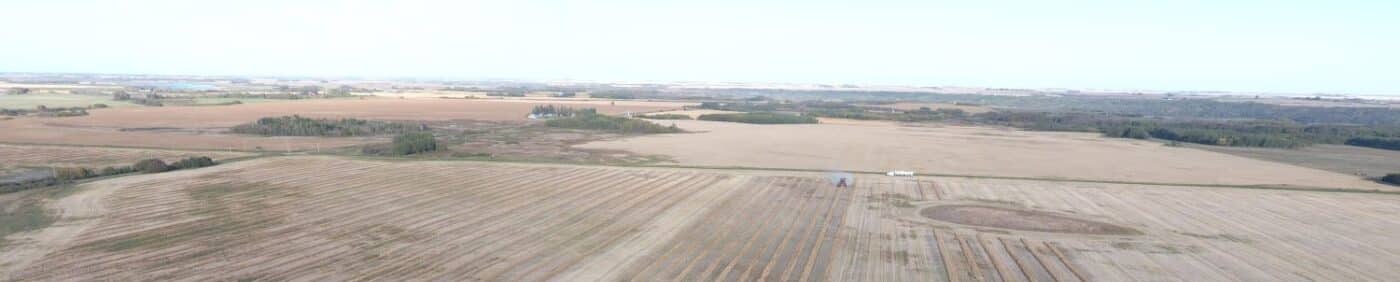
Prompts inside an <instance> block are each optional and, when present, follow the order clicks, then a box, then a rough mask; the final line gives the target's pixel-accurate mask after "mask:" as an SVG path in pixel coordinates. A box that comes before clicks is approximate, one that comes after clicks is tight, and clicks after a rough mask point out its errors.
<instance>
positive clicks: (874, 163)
mask: <svg viewBox="0 0 1400 282" xmlns="http://www.w3.org/2000/svg"><path fill="white" fill-rule="evenodd" d="M671 122H674V123H675V124H676V125H677V126H679V127H680V128H682V129H685V130H688V131H692V132H694V133H692V134H669V135H656V136H642V137H636V138H626V139H617V140H608V141H601V142H593V143H587V144H583V145H579V146H578V147H581V148H589V149H610V150H627V151H632V152H636V153H639V154H645V155H667V156H671V157H673V159H674V160H675V161H677V162H678V163H679V164H682V165H704V166H742V167H769V168H800V169H817V170H861V171H891V170H910V171H916V172H920V173H941V174H962V175H986V176H1005V177H1035V178H1061V179H1093V180H1108V181H1133V182H1154V183H1192V184H1216V185H1218V184H1230V185H1277V186H1303V187H1332V188H1343V189H1368V190H1369V189H1394V188H1391V187H1388V186H1384V185H1380V184H1377V183H1374V182H1372V181H1368V180H1365V179H1362V178H1361V177H1358V176H1354V175H1348V174H1341V173H1334V172H1329V171H1323V170H1318V169H1312V168H1307V167H1301V166H1295V165H1289V164H1283V163H1276V162H1269V161H1261V160H1255V159H1250V158H1244V157H1237V156H1231V155H1227V154H1221V153H1215V152H1209V151H1204V150H1199V149H1191V148H1178V147H1168V146H1164V145H1163V144H1161V143H1157V142H1150V141H1139V140H1127V139H1109V138H1103V137H1100V136H1098V135H1097V134H1088V133H1065V132H1032V131H1019V130H1011V129H1001V128H989V127H964V126H937V125H936V124H935V125H931V126H900V125H896V124H893V123H886V122H847V121H844V120H823V122H822V124H810V125H750V124H738V123H724V122H708V121H689V120H678V121H671Z"/></svg>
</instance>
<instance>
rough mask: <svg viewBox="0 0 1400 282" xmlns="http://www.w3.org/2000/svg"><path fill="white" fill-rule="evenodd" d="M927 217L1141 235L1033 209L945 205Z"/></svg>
mask: <svg viewBox="0 0 1400 282" xmlns="http://www.w3.org/2000/svg"><path fill="white" fill-rule="evenodd" d="M919 214H921V215H923V216H924V217H927V218H930V219H933V220H938V221H946V222H952V223H957V224H963V225H973V226H986V227H996V228H1004V229H1012V230H1025V231H1039V232H1055V233H1080V234H1098V235H1140V234H1142V233H1141V232H1138V231H1137V230H1133V229H1132V228H1127V227H1122V226H1117V225H1113V224H1108V223H1103V222H1097V221H1090V220H1084V219H1078V218H1072V217H1068V216H1063V215H1058V214H1053V213H1048V212H1042V211H1031V210H1019V209H1008V208H999V207H987V206H973V205H943V206H934V207H928V208H924V209H923V210H922V211H919Z"/></svg>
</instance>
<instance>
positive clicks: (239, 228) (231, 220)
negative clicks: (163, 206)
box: [76, 182, 293, 256]
mask: <svg viewBox="0 0 1400 282" xmlns="http://www.w3.org/2000/svg"><path fill="white" fill-rule="evenodd" d="M185 192H186V194H187V195H188V196H189V197H191V198H193V199H195V200H197V201H198V202H199V203H197V204H196V205H195V207H196V208H195V210H193V211H192V212H191V214H192V215H196V216H200V217H203V218H202V219H199V220H194V221H186V222H182V223H179V224H175V225H171V226H166V227H162V228H160V229H155V230H146V231H141V232H136V233H133V234H127V235H123V236H118V237H113V238H107V239H103V240H98V241H94V242H91V243H87V244H84V245H81V246H77V247H76V248H77V249H85V250H93V251H104V252H120V251H128V250H135V249H146V250H151V249H160V248H165V247H171V246H176V245H180V244H185V243H189V242H192V241H196V240H198V241H200V242H204V243H201V245H200V247H201V248H203V250H200V251H197V252H194V253H193V254H197V255H199V256H203V255H210V254H215V253H218V252H220V251H222V250H224V249H226V248H228V247H231V246H233V245H235V244H236V243H237V241H240V240H243V239H248V238H247V237H248V235H249V234H248V231H249V230H257V229H260V228H265V227H267V226H272V225H275V224H277V223H279V222H280V221H281V218H282V215H279V214H277V213H276V212H275V211H273V207H272V205H271V204H269V203H267V202H265V201H266V200H267V199H273V198H280V197H284V196H292V195H293V194H286V195H270V194H272V193H282V192H286V191H285V189H280V188H279V187H276V186H272V185H266V184H262V183H243V182H230V183H216V184H208V185H201V186H196V187H191V188H189V189H187V190H185Z"/></svg>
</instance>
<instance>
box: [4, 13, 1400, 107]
mask: <svg viewBox="0 0 1400 282" xmlns="http://www.w3.org/2000/svg"><path fill="white" fill-rule="evenodd" d="M5 8H6V16H5V17H0V25H3V26H6V27H9V28H5V29H0V38H6V39H9V40H7V42H6V44H0V62H4V66H0V70H3V71H27V72H91V73H152V74H181V73H189V74H204V75H238V74H245V75H261V76H357V77H450V78H482V79H489V78H508V79H519V80H531V81H549V80H584V81H603V80H618V81H732V82H747V83H770V82H786V83H813V84H815V83H822V84H861V85H986V86H997V87H1007V88H1037V89H1043V88H1080V89H1211V91H1230V92H1250V93H1254V92H1261V93H1347V94H1351V95H1387V96H1393V95H1400V83H1396V79H1395V77H1394V74H1396V73H1400V52H1396V51H1395V50H1400V37H1397V36H1393V35H1394V33H1395V31H1396V30H1400V17H1395V16H1394V11H1400V2H1397V1H1370V0H1338V1H1325V2H1324V1H1306V0H1280V1H1258V0H1227V1H1204V0H1185V1H1181V0H1143V1H1131V2H1123V1H1108V0H1059V1H1033V0H1003V1H976V2H968V1H937V0H935V1H911V0H873V1H860V2H847V1H825V0H817V1H800V2H797V1H734V0H713V1H667V2H654V1H636V0H602V1H590V2H587V3H578V2H571V1H558V0H540V1H498V0H469V1H443V0H411V1H385V0H355V1H329V0H306V1H268V0H244V1H217V0H216V1H198V2H188V1H165V0H134V1H120V2H113V1H97V0H53V1H16V2H14V3H6V5H5ZM59 19H61V20H59ZM1183 91H1184V90H1183Z"/></svg>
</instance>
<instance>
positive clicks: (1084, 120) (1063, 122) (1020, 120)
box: [969, 111, 1400, 149]
mask: <svg viewBox="0 0 1400 282" xmlns="http://www.w3.org/2000/svg"><path fill="white" fill-rule="evenodd" d="M969 121H971V122H977V123H986V124H996V125H1004V126H1012V127H1018V128H1023V129H1029V130H1044V131H1084V132H1102V133H1103V134H1104V136H1108V137H1118V138H1137V139H1147V138H1158V139H1165V140H1173V141H1181V142H1190V143H1198V144H1206V145H1219V146H1244V147H1271V148H1297V147H1303V146H1308V145H1311V144H1349V145H1357V146H1368V147H1376V148H1382V149H1386V148H1391V149H1393V148H1395V147H1393V146H1387V145H1386V144H1391V143H1388V142H1389V141H1388V140H1392V139H1394V138H1397V137H1400V128H1397V127H1390V126H1379V125H1376V126H1358V125H1337V124H1314V125H1307V124H1299V123H1295V122H1288V121H1260V120H1180V119H1161V118H1145V117H1135V116H1122V115H1111V114H1103V113H1051V112H1019V111H998V112H989V113H983V114H978V115H974V116H971V117H970V119H969ZM1363 144H1364V145H1363Z"/></svg>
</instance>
